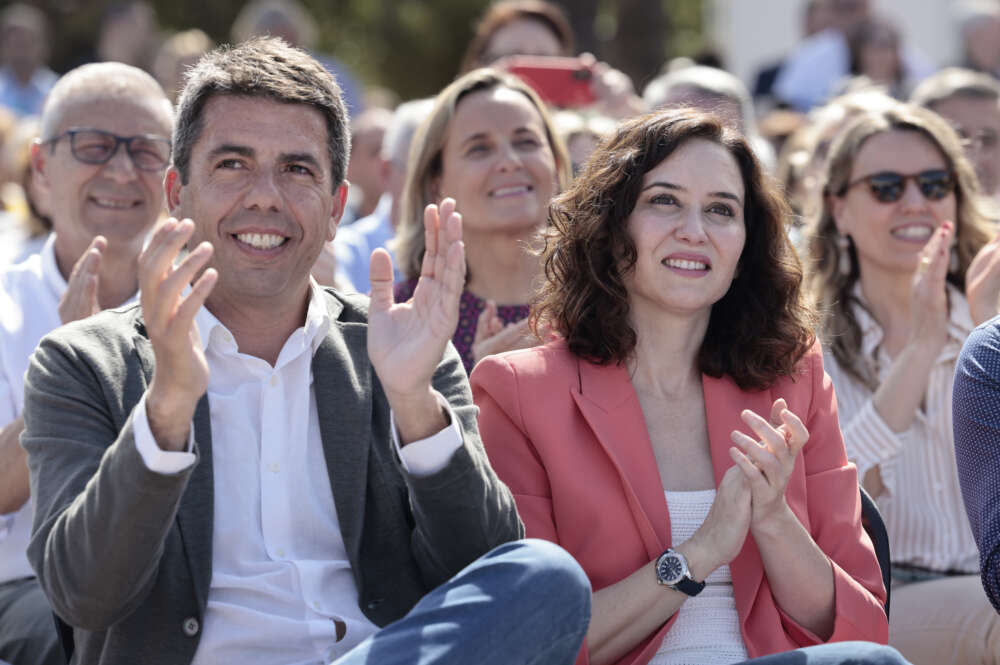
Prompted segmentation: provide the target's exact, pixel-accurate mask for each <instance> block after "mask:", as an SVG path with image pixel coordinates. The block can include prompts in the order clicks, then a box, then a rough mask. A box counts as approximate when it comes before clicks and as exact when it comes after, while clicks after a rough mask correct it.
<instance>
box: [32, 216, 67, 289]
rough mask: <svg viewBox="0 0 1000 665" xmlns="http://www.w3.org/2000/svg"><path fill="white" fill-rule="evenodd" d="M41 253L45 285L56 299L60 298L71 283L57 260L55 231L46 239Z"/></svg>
mask: <svg viewBox="0 0 1000 665" xmlns="http://www.w3.org/2000/svg"><path fill="white" fill-rule="evenodd" d="M39 254H40V256H41V257H42V278H43V279H44V280H45V285H46V286H47V287H48V288H49V289H50V290H51V291H52V293H53V294H54V295H55V297H56V300H59V299H61V298H62V296H63V294H64V293H66V289H67V288H69V284H67V283H66V278H64V277H63V276H62V273H61V272H59V264H58V263H57V262H56V234H55V233H50V234H49V237H48V238H46V239H45V244H44V245H42V251H41V252H39Z"/></svg>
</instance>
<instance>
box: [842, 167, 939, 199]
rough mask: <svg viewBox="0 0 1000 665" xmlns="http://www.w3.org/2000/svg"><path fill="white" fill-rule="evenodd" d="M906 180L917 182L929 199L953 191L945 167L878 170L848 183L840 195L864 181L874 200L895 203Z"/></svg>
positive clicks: (904, 186)
mask: <svg viewBox="0 0 1000 665" xmlns="http://www.w3.org/2000/svg"><path fill="white" fill-rule="evenodd" d="M908 180H913V181H914V182H915V183H917V188H918V189H920V193H921V194H923V195H924V198H926V199H929V200H931V201H940V200H941V199H943V198H944V197H946V196H948V195H949V194H951V193H952V192H953V191H955V178H954V176H952V174H951V171H948V170H946V169H930V170H928V171H921V172H920V173H910V174H906V175H904V174H902V173H896V172H895V171H880V172H878V173H873V174H871V175H866V176H864V177H862V178H858V179H857V180H855V181H853V182H850V183H848V184H847V185H846V186H845V187H844V189H843V191H842V192H841V196H843V194H845V193H846V192H847V190H849V189H850V188H851V187H854V186H855V185H859V184H861V183H865V184H867V185H868V188H869V189H870V190H871V193H872V196H874V197H875V200H877V201H879V202H880V203H895V202H896V201H898V200H899V199H901V198H903V192H904V191H905V190H906V182H907V181H908Z"/></svg>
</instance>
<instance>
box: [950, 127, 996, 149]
mask: <svg viewBox="0 0 1000 665" xmlns="http://www.w3.org/2000/svg"><path fill="white" fill-rule="evenodd" d="M958 136H959V137H960V138H961V139H962V147H963V148H966V149H974V150H984V149H985V150H989V149H990V148H994V147H996V145H997V143H1000V135H998V134H997V131H996V130H995V129H991V128H988V127H987V128H985V129H981V130H979V131H978V132H976V133H975V134H972V135H970V134H969V133H968V132H966V131H965V130H964V129H959V130H958Z"/></svg>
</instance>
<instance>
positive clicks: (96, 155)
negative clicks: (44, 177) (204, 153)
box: [45, 128, 170, 171]
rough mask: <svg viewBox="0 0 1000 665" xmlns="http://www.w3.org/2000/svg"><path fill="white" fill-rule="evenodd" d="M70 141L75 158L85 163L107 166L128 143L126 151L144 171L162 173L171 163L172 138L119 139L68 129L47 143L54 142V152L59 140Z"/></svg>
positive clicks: (140, 137)
mask: <svg viewBox="0 0 1000 665" xmlns="http://www.w3.org/2000/svg"><path fill="white" fill-rule="evenodd" d="M67 137H68V138H69V149H70V152H71V153H73V157H75V158H76V159H77V160H79V161H81V162H83V163H84V164H107V163H108V162H109V161H110V160H111V158H112V157H114V156H115V153H116V152H118V146H120V145H121V144H123V143H124V144H125V151H126V152H127V153H128V156H129V157H131V158H132V163H133V164H135V166H136V168H138V169H141V170H143V171H161V170H163V169H164V168H166V166H167V163H168V162H169V161H170V139H168V138H166V137H165V136H157V135H155V134H140V135H138V136H118V135H117V134H112V133H111V132H106V131H104V130H102V129H84V128H74V129H68V130H66V131H65V132H63V133H62V134H60V135H59V136H54V137H52V138H50V139H49V140H47V141H45V143H51V144H52V146H53V148H52V149H53V150H55V144H56V142H57V141H59V140H60V139H64V138H67Z"/></svg>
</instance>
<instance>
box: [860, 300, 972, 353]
mask: <svg viewBox="0 0 1000 665" xmlns="http://www.w3.org/2000/svg"><path fill="white" fill-rule="evenodd" d="M945 288H946V289H947V291H948V306H949V316H948V343H947V344H946V345H945V349H944V350H942V353H943V354H948V353H949V350H950V348H951V347H952V346H956V345H957V348H959V349H960V348H961V346H962V344H963V343H964V342H965V338H966V337H968V336H969V333H971V332H972V329H973V328H975V325H974V324H973V322H972V314H971V313H970V312H969V302H968V301H967V300H966V299H965V296H964V295H963V294H962V292H961V291H959V290H958V289H957V288H955V286H954V285H953V284H951V283H950V282H946V283H945ZM851 292H852V295H853V296H854V297H855V298H857V300H858V302H860V303H862V304H863V305H865V306H864V307H856V308H855V312H854V314H855V317H856V318H857V321H858V326H859V327H860V328H861V352H862V354H863V355H865V356H868V357H871V355H872V354H873V353H874V352H875V349H876V348H877V347H878V345H879V344H881V343H882V337H883V336H884V332H883V330H882V326H880V325H879V323H878V321H876V320H875V317H873V316H872V315H871V313H870V312H869V311H868V309H867V302H866V301H865V296H864V293H863V292H862V291H861V282H857V283H855V284H854V287H853V288H852V290H851ZM956 352H957V351H956ZM950 355H953V354H950Z"/></svg>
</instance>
